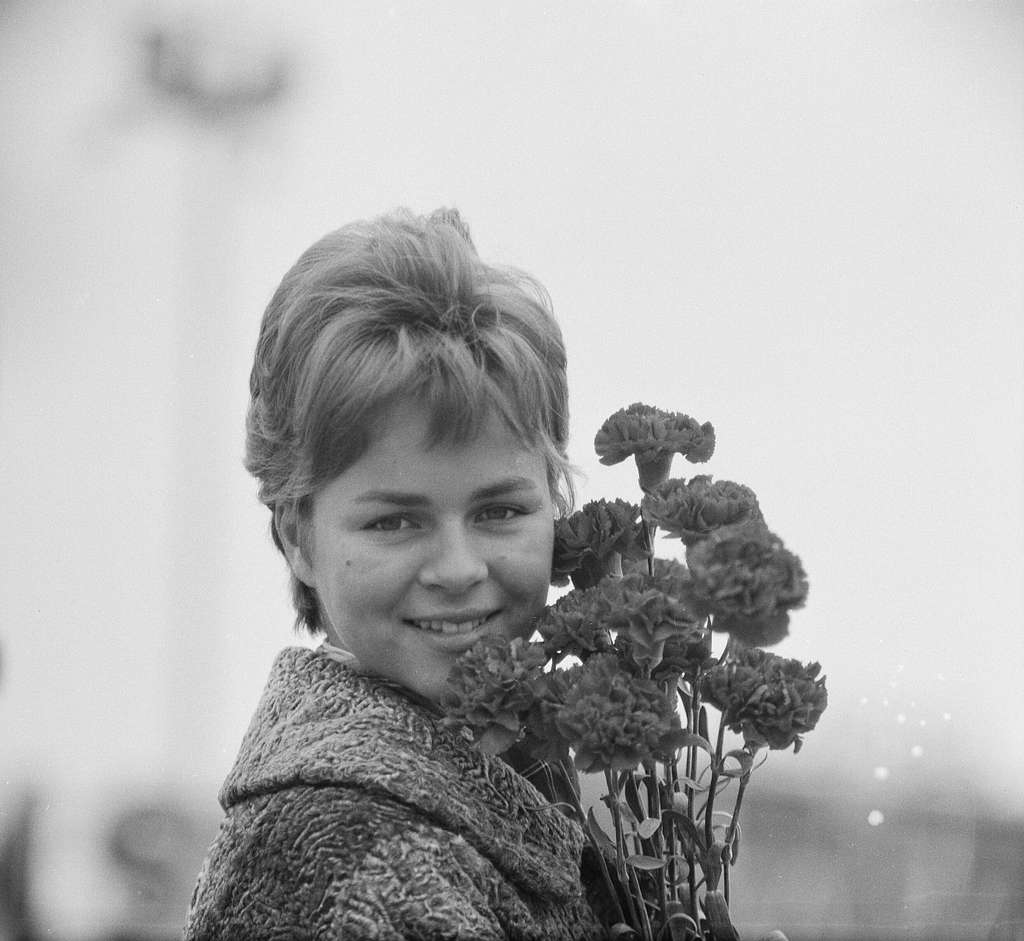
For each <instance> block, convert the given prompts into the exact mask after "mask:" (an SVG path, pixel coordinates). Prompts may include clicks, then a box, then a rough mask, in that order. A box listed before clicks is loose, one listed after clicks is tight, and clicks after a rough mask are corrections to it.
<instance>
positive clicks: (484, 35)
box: [0, 0, 1024, 941]
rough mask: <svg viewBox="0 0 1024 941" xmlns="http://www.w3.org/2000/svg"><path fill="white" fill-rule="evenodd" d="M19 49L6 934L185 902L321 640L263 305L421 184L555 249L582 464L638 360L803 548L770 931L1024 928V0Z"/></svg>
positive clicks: (1, 767)
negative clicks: (808, 689)
mask: <svg viewBox="0 0 1024 941" xmlns="http://www.w3.org/2000/svg"><path fill="white" fill-rule="evenodd" d="M0 89H2V91H0V127H2V129H3V130H2V133H0V196H2V201H3V202H2V205H3V212H2V214H0V495H2V496H0V499H2V501H3V503H2V517H0V519H2V523H3V530H4V537H3V539H2V542H0V553H2V555H0V568H2V578H0V941H10V939H17V941H26V939H34V938H43V937H45V938H56V939H69V941H71V939H101V938H104V939H108V938H120V939H124V941H126V939H131V938H152V939H158V938H159V939H162V938H172V937H176V936H177V935H178V933H179V931H180V927H181V924H182V921H183V917H184V912H185V909H186V907H187V904H188V898H189V895H190V893H191V888H192V885H193V883H194V880H195V875H196V872H197V870H198V867H199V864H200V861H201V859H202V855H203V852H204V849H205V846H206V845H207V843H208V842H209V840H210V839H211V838H212V836H213V834H214V832H215V829H216V826H217V821H218V819H219V816H220V811H219V808H218V806H217V803H216V793H217V790H218V788H219V786H220V783H221V781H222V779H223V778H224V776H225V774H226V772H227V770H228V768H229V766H230V763H231V761H232V759H233V757H234V753H235V750H236V748H237V745H238V742H239V740H240V737H241V735H242V733H243V731H244V729H245V727H246V725H247V723H248V719H249V716H250V714H251V712H252V710H253V708H254V706H255V703H256V700H257V698H258V696H259V693H260V690H261V688H262V685H263V682H264V679H265V677H266V674H267V671H268V669H269V666H270V663H271V661H272V659H273V657H274V654H275V653H276V652H277V650H279V649H280V648H281V647H283V646H286V645H288V644H294V643H306V641H303V640H301V639H298V638H295V637H294V636H293V635H292V633H291V622H292V614H291V610H290V607H289V603H288V595H287V580H286V573H285V568H284V564H283V562H282V561H281V560H280V558H279V557H278V556H277V555H276V553H275V551H274V550H273V547H272V546H271V543H270V540H269V538H268V535H267V524H268V516H267V514H266V512H265V510H264V509H263V508H262V507H261V506H260V505H259V504H258V502H257V500H256V497H255V486H254V484H253V483H252V482H251V481H250V480H249V479H248V477H247V476H246V474H245V472H244V471H243V469H242V466H241V456H242V446H243V435H242V427H243V418H244V412H245V407H246V393H247V376H248V369H249V363H250V357H251V353H252V349H253V346H254V343H255V338H256V332H257V327H258V321H259V317H260V315H261V312H262V309H263V306H264V305H265V303H266V301H267V300H268V299H269V296H270V294H271V292H272V290H273V289H274V287H275V286H276V284H277V281H278V280H279V278H280V277H281V275H282V274H283V273H284V271H285V270H286V268H287V267H288V266H289V265H290V264H291V263H292V261H294V259H295V258H296V257H297V256H298V254H299V253H300V252H301V251H302V250H303V249H304V248H305V247H306V246H307V245H308V244H310V243H311V242H312V241H313V240H314V239H315V238H317V237H319V236H320V235H321V234H323V233H324V232H326V231H328V230H329V229H332V228H335V227H337V226H338V225H341V224H342V223H344V222H347V221H350V220H352V219H355V218H362V217H366V216H371V215H376V214H378V213H380V212H383V211H386V210H388V209H391V208H394V207H396V206H400V205H404V206H408V207H410V208H412V209H415V210H418V211H424V212H425V211H429V210H431V209H433V208H436V207H437V206H440V205H454V206H458V207H459V208H460V209H461V210H462V212H463V214H464V215H465V217H466V218H467V219H468V220H469V222H470V225H471V227H472V229H473V232H474V237H475V240H476V243H477V246H478V248H479V249H480V252H481V254H482V255H483V256H484V257H485V258H487V259H489V260H492V261H498V262H504V263H512V264H515V265H518V266H520V267H523V268H525V269H527V270H528V271H530V272H532V273H533V274H535V275H536V276H537V277H539V278H540V280H541V281H542V282H543V283H544V284H545V285H546V286H547V288H548V289H549V291H550V293H551V295H552V297H553V300H554V305H555V309H556V312H557V314H558V316H559V319H560V321H561V324H562V326H563V329H564V332H565V334H566V340H567V344H568V347H569V351H570V389H571V394H572V402H573V407H574V414H573V424H572V427H573V432H574V438H573V441H574V443H573V448H572V457H573V459H574V460H575V461H576V462H577V463H578V464H579V466H580V467H581V469H582V471H583V473H584V479H583V480H582V481H581V487H580V497H581V501H584V500H589V499H593V498H596V497H600V496H605V497H610V496H629V497H631V498H633V494H634V493H635V489H634V488H635V481H634V477H633V473H632V471H631V469H630V468H628V467H627V466H625V465H622V466H620V467H617V468H604V467H602V466H600V465H599V464H598V463H597V461H596V458H595V457H594V455H593V453H592V450H591V442H592V440H593V435H594V432H595V431H596V430H597V428H598V427H599V425H600V424H601V422H602V421H603V420H604V418H605V417H606V416H607V415H608V414H610V413H611V412H613V411H615V410H616V409H618V408H620V407H622V406H624V405H627V404H629V403H630V402H633V401H637V400H642V401H646V402H648V403H651V404H655V405H659V406H661V407H663V408H667V409H670V410H678V411H684V412H687V413H688V414H691V415H693V416H694V417H695V418H697V419H698V420H699V421H712V422H713V423H714V424H715V426H716V429H717V432H718V448H717V452H716V454H715V456H714V458H713V459H712V460H711V462H710V463H709V464H708V465H705V468H706V470H707V472H709V473H712V474H714V475H715V476H716V477H723V478H728V479H733V480H737V481H741V482H743V483H746V484H748V485H749V486H751V487H752V488H753V489H754V490H755V491H756V492H757V493H758V495H759V497H760V500H761V505H762V507H764V509H765V513H766V516H767V518H768V522H769V524H770V525H771V526H772V527H773V529H775V530H776V532H778V533H779V534H780V535H782V536H783V538H784V539H785V540H786V543H787V545H788V546H789V547H790V548H792V549H793V550H794V551H796V552H797V553H798V554H799V555H800V556H801V557H802V559H803V562H804V565H805V567H806V569H807V570H808V572H809V574H810V579H811V593H810V597H809V601H808V605H807V607H806V608H805V609H804V610H802V611H800V612H798V613H797V614H796V615H795V616H794V618H793V621H792V624H791V637H790V638H789V639H787V640H786V641H785V642H784V643H783V644H781V645H780V646H779V647H777V648H775V649H776V651H777V652H779V653H781V654H784V655H786V656H792V657H798V658H800V659H802V660H818V661H820V662H821V663H822V664H823V666H824V670H825V672H826V674H827V675H828V678H829V688H830V695H831V704H830V708H829V710H828V711H827V712H826V714H825V716H824V718H823V719H822V721H821V724H820V725H819V728H818V730H817V731H816V732H815V733H813V734H812V735H811V736H809V737H808V739H807V742H806V745H805V747H804V749H803V751H802V752H801V753H800V754H799V755H796V756H794V755H793V754H792V753H791V752H788V753H772V755H771V757H770V759H769V761H768V763H767V764H766V765H765V767H764V768H762V769H761V770H760V772H759V773H758V775H757V776H756V777H755V779H754V781H753V783H752V785H751V789H750V791H749V793H748V797H747V799H746V802H745V811H744V818H743V826H744V831H745V843H744V849H743V852H742V853H741V856H740V859H739V861H738V863H737V868H736V870H735V874H734V891H735V903H734V916H735V918H736V920H737V922H738V924H739V925H740V927H741V929H742V930H743V933H744V936H745V937H756V932H757V931H758V930H761V929H766V928H769V927H782V928H783V929H784V930H785V931H786V932H787V934H788V935H789V937H790V938H791V941H796V939H800V938H805V939H812V938H836V939H838V938H858V939H859V938H921V939H924V938H950V939H973V938H979V939H980V938H984V939H989V941H993V939H1010V938H1014V939H1020V938H1024V898H1022V893H1024V890H1022V888H1021V886H1022V885H1024V787H1022V786H1021V780H1022V775H1024V732H1022V722H1021V713H1022V711H1024V694H1022V683H1021V677H1022V676H1024V631H1022V627H1024V617H1022V615H1024V590H1022V579H1021V574H1022V562H1024V500H1022V497H1024V433H1022V432H1024V375H1022V373H1024V276H1022V270H1024V269H1022V264H1021V260H1022V258H1024V212H1022V206H1024V6H1022V4H1020V3H1017V2H983V0H978V2H968V0H959V2H942V0H929V2H903V0H886V2H868V0H844V2H836V3H827V4H823V3H820V2H817V0H815V2H798V0H780V2H778V3H774V4H753V3H737V2H725V3H721V2H714V3H712V2H705V3H700V2H670V0H588V2H581V0H567V2H565V3H558V4H555V3H546V2H539V0H516V2H514V3H513V2H503V0H493V2H492V0H472V2H471V0H452V2H444V3H442V2H414V0H394V2H391V0H345V2H338V0H332V2H327V0H323V2H315V0H294V2H290V3H287V4H285V3H279V2H248V3H232V2H223V0H219V2H218V0H164V2H143V0H133V2H130V0H103V2H100V0H76V2H74V3H71V2H67V0H34V2H29V0H3V2H0ZM677 472H680V473H687V471H685V470H682V471H679V470H678V469H677ZM669 551H671V547H666V549H665V552H666V554H667V553H668V552H669Z"/></svg>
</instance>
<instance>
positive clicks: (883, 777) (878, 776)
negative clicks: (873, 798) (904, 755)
mask: <svg viewBox="0 0 1024 941" xmlns="http://www.w3.org/2000/svg"><path fill="white" fill-rule="evenodd" d="M871 773H872V774H873V775H874V778H875V780H876V781H888V780H889V769H888V768H886V767H885V766H884V765H879V766H878V767H877V768H875V770H874V771H872V772H871Z"/></svg>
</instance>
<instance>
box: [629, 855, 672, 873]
mask: <svg viewBox="0 0 1024 941" xmlns="http://www.w3.org/2000/svg"><path fill="white" fill-rule="evenodd" d="M626 865H627V866H632V867H633V868H634V869H643V870H644V871H645V872H654V871H655V870H657V869H663V868H664V867H665V860H664V859H656V858H655V857H654V856H643V855H640V856H627V857H626Z"/></svg>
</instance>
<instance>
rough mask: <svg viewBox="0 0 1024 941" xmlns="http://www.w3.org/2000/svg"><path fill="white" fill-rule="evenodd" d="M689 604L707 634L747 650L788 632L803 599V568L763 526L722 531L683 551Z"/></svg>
mask: <svg viewBox="0 0 1024 941" xmlns="http://www.w3.org/2000/svg"><path fill="white" fill-rule="evenodd" d="M686 561H687V563H688V565H689V568H690V576H691V588H690V598H689V600H691V601H692V602H693V603H694V605H695V606H696V608H697V610H698V613H700V614H711V615H713V616H714V619H713V621H712V629H713V630H717V631H728V632H730V633H731V634H733V636H735V637H738V638H739V639H740V640H741V641H743V642H744V643H746V644H748V645H752V646H767V645H770V644H776V643H778V642H779V641H780V640H782V638H783V637H785V636H786V634H787V633H788V632H789V611H790V610H791V609H793V608H798V607H800V606H801V605H802V604H803V603H804V601H805V600H806V598H807V576H806V575H805V574H804V569H803V566H802V565H801V564H800V559H798V558H797V557H796V556H795V555H794V554H793V553H792V552H790V551H789V550H788V549H786V548H785V547H784V546H783V544H782V540H781V539H779V538H778V536H775V535H774V534H772V533H771V532H769V531H768V529H767V527H765V526H764V525H763V524H757V525H754V524H752V525H749V526H745V527H735V528H729V529H726V530H722V531H720V532H719V533H716V534H714V535H712V536H709V537H708V538H706V539H702V540H700V541H698V542H696V543H694V544H693V545H692V546H690V547H689V548H687V550H686Z"/></svg>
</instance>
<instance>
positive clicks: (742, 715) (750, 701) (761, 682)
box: [702, 647, 828, 752]
mask: <svg viewBox="0 0 1024 941" xmlns="http://www.w3.org/2000/svg"><path fill="white" fill-rule="evenodd" d="M820 671H821V666H820V664H817V663H811V664H808V665H807V666H804V665H803V664H801V663H800V661H799V660H788V659H786V658H785V657H779V656H776V655H775V654H773V653H768V652H766V651H764V650H758V649H757V648H756V647H747V648H743V649H741V650H739V651H738V652H736V653H735V654H734V655H733V656H732V657H731V658H730V659H729V660H726V661H725V662H724V663H720V664H718V665H716V666H713V667H712V668H711V669H710V670H709V671H708V672H707V674H705V676H704V681H703V686H702V690H703V694H704V698H705V699H706V700H707V701H708V702H710V703H711V704H712V705H714V706H716V707H717V708H719V709H720V710H721V711H722V721H723V722H725V723H726V725H727V726H728V727H729V728H730V729H732V731H734V732H740V733H742V735H743V739H744V741H745V742H746V743H747V744H748V745H754V746H762V745H767V746H768V747H769V748H789V746H790V745H792V746H793V751H794V752H797V751H799V750H800V746H801V745H802V744H803V739H801V737H800V736H801V735H802V734H804V733H806V732H810V731H811V730H812V729H813V728H814V727H815V726H816V725H817V724H818V719H820V718H821V714H822V713H823V712H824V711H825V707H826V706H827V705H828V691H827V690H826V689H825V678H824V677H821V678H818V673H819V672H820Z"/></svg>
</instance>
